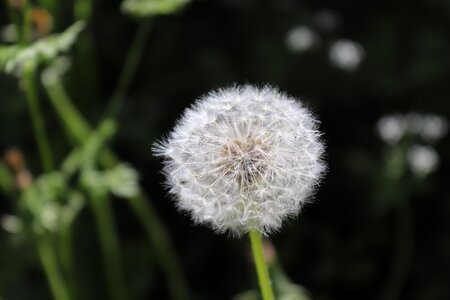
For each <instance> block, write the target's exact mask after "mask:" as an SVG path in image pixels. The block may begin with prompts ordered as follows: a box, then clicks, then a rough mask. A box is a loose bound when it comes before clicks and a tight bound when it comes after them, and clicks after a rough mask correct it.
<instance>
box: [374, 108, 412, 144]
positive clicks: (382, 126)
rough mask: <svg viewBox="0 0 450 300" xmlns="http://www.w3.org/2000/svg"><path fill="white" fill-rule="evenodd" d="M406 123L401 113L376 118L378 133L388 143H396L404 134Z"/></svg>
mask: <svg viewBox="0 0 450 300" xmlns="http://www.w3.org/2000/svg"><path fill="white" fill-rule="evenodd" d="M407 129H408V127H407V123H406V122H405V120H404V118H403V116H401V115H398V114H396V115H388V116H384V117H382V118H381V119H379V120H378V123H377V132H378V135H379V136H380V137H381V138H382V139H383V140H384V141H385V142H386V143H388V144H394V143H397V142H398V141H399V140H401V139H402V137H403V136H404V135H405V133H406V130H407Z"/></svg>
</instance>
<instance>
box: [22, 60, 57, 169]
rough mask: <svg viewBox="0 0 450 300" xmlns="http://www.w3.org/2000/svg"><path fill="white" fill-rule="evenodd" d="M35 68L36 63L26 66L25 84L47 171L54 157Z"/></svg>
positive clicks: (24, 73) (24, 71) (44, 167)
mask: <svg viewBox="0 0 450 300" xmlns="http://www.w3.org/2000/svg"><path fill="white" fill-rule="evenodd" d="M35 70H36V69H35V65H34V63H28V64H26V65H25V66H24V70H23V84H24V89H25V94H26V98H27V101H28V108H29V111H30V115H31V120H32V123H33V129H34V136H35V138H36V142H37V145H38V149H39V154H40V156H41V161H42V165H43V169H44V171H45V172H49V171H51V170H52V169H53V159H52V154H51V151H50V146H49V145H50V143H49V140H48V137H47V134H46V132H45V126H44V121H43V120H42V113H41V110H40V107H39V98H38V93H37V91H36V85H35V82H34V79H35V78H34V76H35Z"/></svg>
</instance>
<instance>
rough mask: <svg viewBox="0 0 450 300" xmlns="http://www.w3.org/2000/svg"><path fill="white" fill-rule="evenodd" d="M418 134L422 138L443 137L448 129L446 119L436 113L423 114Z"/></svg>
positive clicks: (435, 138)
mask: <svg viewBox="0 0 450 300" xmlns="http://www.w3.org/2000/svg"><path fill="white" fill-rule="evenodd" d="M422 122H423V123H422V126H421V128H420V135H421V136H422V138H423V139H425V140H429V141H435V140H439V139H441V138H443V137H444V136H445V135H446V134H447V131H448V123H447V120H446V119H444V118H443V117H440V116H437V115H431V114H430V115H425V116H424V117H423V119H422Z"/></svg>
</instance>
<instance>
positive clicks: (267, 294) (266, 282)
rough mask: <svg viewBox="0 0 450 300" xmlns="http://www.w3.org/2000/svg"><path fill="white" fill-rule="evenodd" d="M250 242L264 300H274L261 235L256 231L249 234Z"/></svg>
mask: <svg viewBox="0 0 450 300" xmlns="http://www.w3.org/2000/svg"><path fill="white" fill-rule="evenodd" d="M249 235H250V241H251V244H252V253H253V260H254V261H255V265H256V273H257V274H258V281H259V286H260V288H261V294H262V298H263V300H273V299H274V297H273V291H272V285H271V282H270V277H269V271H268V268H267V263H266V259H265V257H264V249H263V244H262V238H261V233H259V231H257V230H255V229H251V230H250V232H249Z"/></svg>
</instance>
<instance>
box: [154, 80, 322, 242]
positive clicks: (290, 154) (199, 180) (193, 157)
mask: <svg viewBox="0 0 450 300" xmlns="http://www.w3.org/2000/svg"><path fill="white" fill-rule="evenodd" d="M317 126H318V121H316V119H315V118H314V117H313V116H312V114H311V113H310V112H309V111H308V110H307V109H306V108H305V107H304V106H303V105H302V104H301V103H300V102H298V101H296V100H295V99H294V98H291V97H289V96H287V95H285V94H283V93H280V92H279V91H278V90H277V89H274V88H271V87H268V86H266V87H263V88H256V87H253V86H250V85H245V86H241V87H232V88H227V89H220V90H217V91H215V92H212V93H210V94H208V95H206V96H204V97H202V98H200V99H199V100H198V101H197V102H196V103H195V104H194V105H193V106H192V107H191V108H188V109H186V111H185V112H184V114H183V116H182V117H181V119H180V120H179V121H178V122H177V123H176V125H175V127H174V129H173V131H172V132H171V133H170V134H169V136H168V138H167V139H165V140H164V141H161V142H158V143H156V144H155V146H154V148H153V152H154V154H155V155H156V156H160V157H163V158H164V173H165V175H166V185H167V187H168V190H169V193H170V194H172V195H173V196H174V198H175V202H176V205H177V207H178V208H179V209H180V210H182V211H186V212H188V213H189V214H190V215H191V216H192V219H193V220H194V222H196V223H199V224H205V225H208V226H210V227H212V228H213V229H214V230H215V231H217V232H220V233H222V232H227V231H228V232H230V233H231V234H234V235H237V236H240V235H242V234H245V233H247V232H248V231H249V230H250V229H256V230H258V231H260V232H261V233H262V234H265V235H267V234H269V233H271V232H274V231H277V230H278V229H279V228H280V227H281V225H282V221H283V220H284V219H286V218H288V217H293V216H296V215H297V214H298V213H299V211H300V209H301V208H302V206H303V204H304V203H305V202H307V201H308V199H310V196H311V194H312V193H313V191H314V190H315V188H316V187H317V185H318V183H319V181H320V179H321V177H322V175H323V174H324V172H325V169H326V167H325V164H324V162H323V159H322V156H323V152H324V146H323V143H322V141H321V138H320V137H321V134H320V132H319V131H318V128H317Z"/></svg>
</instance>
